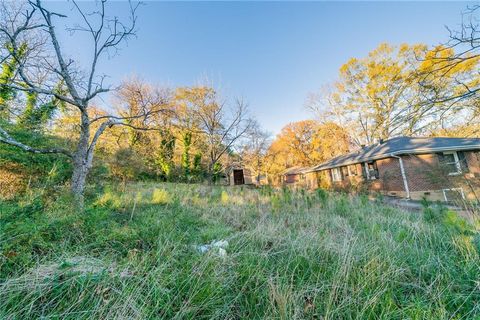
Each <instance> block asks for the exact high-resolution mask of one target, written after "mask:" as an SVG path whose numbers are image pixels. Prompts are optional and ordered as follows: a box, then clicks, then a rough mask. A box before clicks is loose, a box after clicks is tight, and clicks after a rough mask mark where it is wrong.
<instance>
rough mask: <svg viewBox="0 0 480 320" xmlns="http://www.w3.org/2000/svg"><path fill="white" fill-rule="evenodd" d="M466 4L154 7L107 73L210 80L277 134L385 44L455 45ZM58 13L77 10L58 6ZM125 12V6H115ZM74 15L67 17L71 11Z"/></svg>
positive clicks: (72, 42)
mask: <svg viewBox="0 0 480 320" xmlns="http://www.w3.org/2000/svg"><path fill="white" fill-rule="evenodd" d="M467 4H468V3H465V2H431V1H428V2H338V1H336V2H145V5H143V6H142V7H141V9H140V10H139V13H138V14H139V20H138V33H137V38H136V39H133V40H131V41H130V42H129V43H128V45H127V46H124V47H123V49H122V50H121V51H120V53H119V55H117V56H116V57H115V58H114V59H112V60H108V61H104V63H103V67H102V71H103V72H105V73H106V74H108V75H109V76H110V77H111V79H112V80H114V82H119V81H121V80H122V79H125V78H127V77H128V76H131V75H137V76H139V77H141V78H143V79H145V80H147V81H151V82H154V83H157V84H160V85H169V86H172V87H173V86H183V85H192V84H194V83H196V82H198V81H199V80H201V79H205V78H209V79H210V80H211V81H213V83H214V84H217V85H220V86H221V88H222V91H223V93H224V95H225V96H227V97H231V98H233V97H237V96H241V97H243V98H244V99H245V100H246V101H248V102H249V106H250V110H251V113H252V114H253V115H254V116H255V117H256V118H257V119H258V120H259V122H260V123H261V124H262V126H263V127H264V128H266V129H267V130H269V131H270V132H272V133H278V132H279V131H280V129H281V128H282V127H283V126H284V125H286V124H287V123H289V122H292V121H298V120H303V119H307V118H310V117H312V115H311V114H310V113H309V112H308V111H307V110H306V109H305V107H304V105H305V101H306V99H307V96H308V94H309V93H311V92H315V91H317V90H318V89H319V88H320V87H322V86H323V85H325V84H328V83H331V82H332V81H335V79H336V77H337V74H338V69H339V68H340V66H341V65H342V64H343V63H345V62H346V61H347V60H348V59H349V58H351V57H362V56H365V55H366V54H367V53H368V52H369V51H370V50H372V49H374V48H375V47H376V46H377V45H378V44H379V43H381V42H389V43H393V44H399V43H404V42H405V43H418V42H423V43H427V44H437V43H439V42H442V41H445V40H447V36H448V34H447V31H446V30H445V25H448V26H450V27H455V26H457V25H458V23H459V22H460V13H461V11H462V10H464V9H465V8H466V6H467ZM50 5H52V6H54V7H56V8H58V9H68V8H70V5H69V4H65V3H52V4H50ZM109 6H110V10H111V12H112V13H113V12H114V13H115V14H120V15H122V14H124V13H125V12H126V9H127V5H126V3H125V2H113V3H110V4H109ZM67 12H68V11H67ZM62 40H63V41H64V43H65V45H66V46H67V49H68V51H69V53H70V54H71V55H74V56H78V57H79V58H80V59H86V58H87V57H88V53H89V52H88V51H87V50H85V48H86V47H88V44H87V43H86V39H83V38H81V37H76V38H74V39H72V38H67V37H62Z"/></svg>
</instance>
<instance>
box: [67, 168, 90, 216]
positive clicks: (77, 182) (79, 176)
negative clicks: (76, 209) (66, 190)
mask: <svg viewBox="0 0 480 320" xmlns="http://www.w3.org/2000/svg"><path fill="white" fill-rule="evenodd" d="M80 160H81V159H80ZM85 160H86V159H85ZM85 162H86V161H82V162H80V163H77V161H74V164H73V165H74V166H73V174H72V185H71V191H72V194H73V196H74V197H75V200H76V201H77V202H78V204H79V205H80V207H83V200H84V199H83V194H84V191H85V182H86V180H87V175H88V171H89V169H90V168H88V166H87V164H86V163H85Z"/></svg>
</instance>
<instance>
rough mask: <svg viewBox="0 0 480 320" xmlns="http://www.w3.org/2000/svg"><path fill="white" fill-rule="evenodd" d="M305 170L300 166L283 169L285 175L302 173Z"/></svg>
mask: <svg viewBox="0 0 480 320" xmlns="http://www.w3.org/2000/svg"><path fill="white" fill-rule="evenodd" d="M304 170H305V168H304V167H299V166H296V167H290V168H287V169H286V170H285V171H283V174H284V175H293V174H301V173H303V171H304Z"/></svg>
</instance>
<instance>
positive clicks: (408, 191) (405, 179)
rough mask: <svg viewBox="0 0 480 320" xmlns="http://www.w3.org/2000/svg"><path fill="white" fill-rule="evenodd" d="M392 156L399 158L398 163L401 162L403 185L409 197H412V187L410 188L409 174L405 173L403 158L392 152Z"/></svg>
mask: <svg viewBox="0 0 480 320" xmlns="http://www.w3.org/2000/svg"><path fill="white" fill-rule="evenodd" d="M391 157H392V158H397V159H398V163H399V164H400V172H401V173H402V180H403V186H404V188H405V191H406V192H407V199H410V189H409V188H408V181H407V175H406V174H405V168H404V167H403V160H402V158H401V157H399V156H396V155H394V154H392V155H391Z"/></svg>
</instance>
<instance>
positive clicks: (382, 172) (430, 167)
mask: <svg viewBox="0 0 480 320" xmlns="http://www.w3.org/2000/svg"><path fill="white" fill-rule="evenodd" d="M464 154H465V159H466V160H467V165H468V171H469V172H468V173H462V174H461V175H458V176H451V175H448V173H445V172H444V171H442V169H441V166H440V162H439V159H438V156H437V154H421V155H406V156H401V158H402V161H403V165H404V169H405V175H406V177H407V182H408V187H409V189H410V193H411V196H412V198H413V197H414V198H418V199H420V198H421V197H422V196H428V195H429V193H432V194H433V191H435V192H437V193H438V192H440V194H441V193H442V190H443V189H448V188H462V189H463V190H464V192H465V194H466V196H467V198H472V194H475V192H476V191H475V190H477V189H478V190H480V152H472V151H468V152H464ZM376 163H377V168H378V173H379V178H378V179H376V180H369V181H365V180H364V178H363V176H362V167H361V164H356V165H355V166H356V167H357V175H356V176H344V177H343V180H342V181H332V177H331V174H330V170H323V171H320V172H315V173H309V174H307V178H306V181H307V187H309V188H317V187H320V188H333V189H345V190H349V189H351V190H355V189H359V188H360V186H361V185H365V186H366V187H367V188H368V190H371V191H378V192H385V193H387V194H392V195H398V196H406V190H405V187H404V182H403V177H402V174H401V169H400V162H399V159H398V158H386V159H380V160H377V161H376ZM315 180H316V182H315ZM479 195H480V191H479ZM475 196H476V195H475Z"/></svg>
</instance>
